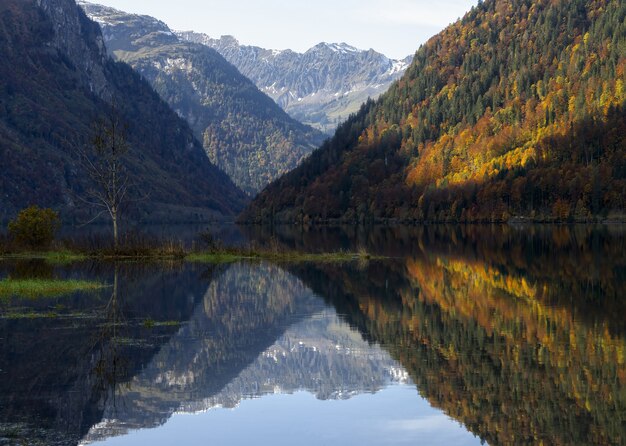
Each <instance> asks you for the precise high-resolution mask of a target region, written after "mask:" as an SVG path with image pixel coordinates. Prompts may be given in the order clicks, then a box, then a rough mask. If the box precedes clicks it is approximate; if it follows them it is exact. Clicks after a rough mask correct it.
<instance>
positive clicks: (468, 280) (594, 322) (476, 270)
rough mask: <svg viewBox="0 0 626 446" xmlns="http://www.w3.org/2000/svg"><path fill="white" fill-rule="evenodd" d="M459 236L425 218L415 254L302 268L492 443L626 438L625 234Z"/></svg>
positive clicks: (434, 398)
mask: <svg viewBox="0 0 626 446" xmlns="http://www.w3.org/2000/svg"><path fill="white" fill-rule="evenodd" d="M476 232H477V233H479V234H480V231H476ZM453 236H454V233H452V234H451V233H446V232H445V231H444V232H437V231H432V232H430V233H429V231H421V233H420V234H419V236H418V237H416V239H415V241H416V244H413V245H411V246H410V247H408V248H405V252H406V258H405V259H404V260H397V261H393V262H384V263H382V262H381V263H378V262H376V263H374V262H372V263H371V264H370V265H368V266H364V265H360V266H354V267H350V266H346V267H345V268H336V267H328V266H323V265H321V266H316V267H305V266H293V267H290V268H289V269H290V271H292V272H294V273H295V274H296V275H298V276H299V277H300V278H302V279H303V280H304V282H305V283H307V284H308V285H309V286H311V287H312V289H313V290H314V291H316V292H318V293H320V294H321V295H323V296H326V298H327V299H328V300H329V301H330V302H332V303H333V304H334V305H335V306H336V307H337V308H338V312H339V313H341V314H344V315H345V317H346V318H347V320H348V322H350V323H351V324H353V325H355V326H357V327H358V328H359V329H360V330H361V331H362V332H363V333H364V335H365V336H367V337H369V338H370V339H371V340H373V341H376V342H380V343H382V344H384V346H385V348H387V349H388V350H389V351H390V353H391V354H392V356H393V357H394V358H395V359H397V360H399V361H400V363H401V364H402V365H403V366H404V367H405V368H406V369H407V370H408V371H409V373H410V375H411V377H412V379H413V380H414V382H415V383H416V384H417V386H418V388H419V390H420V392H421V393H422V394H423V395H424V396H425V397H427V398H428V399H429V400H430V401H431V403H432V404H434V405H436V406H438V407H441V408H443V409H444V410H445V411H446V412H447V413H448V414H449V415H450V416H452V417H454V418H456V419H458V420H459V421H461V422H462V423H464V424H465V425H466V426H467V427H468V428H469V429H470V430H471V431H472V432H474V433H475V434H477V435H479V436H480V437H481V438H483V439H484V440H486V441H487V442H489V443H490V444H506V445H508V444H541V443H543V444H546V445H547V444H555V445H570V444H572V445H573V444H576V445H578V444H624V442H626V437H625V432H626V363H625V352H626V330H625V324H626V322H625V321H624V315H626V301H624V299H623V296H625V295H626V294H625V293H624V291H625V277H624V273H625V269H624V266H625V265H626V262H624V257H625V251H624V249H623V241H622V240H621V238H619V237H612V236H608V235H607V234H606V233H604V234H602V233H596V232H594V231H590V232H586V231H585V232H584V233H583V234H582V236H581V234H578V235H576V234H574V235H573V234H572V233H571V232H569V231H567V230H563V229H556V230H554V231H551V232H550V237H548V238H546V237H545V234H542V233H540V234H539V235H537V234H536V233H535V234H531V235H530V236H529V237H528V239H527V243H525V244H510V243H511V237H517V234H515V233H512V234H509V235H508V237H506V238H504V239H498V238H496V237H487V238H482V237H475V238H473V239H472V237H471V236H469V237H468V235H467V234H465V235H464V237H463V238H457V239H456V240H454V239H453ZM407 251H409V252H407ZM533 254H534V255H533Z"/></svg>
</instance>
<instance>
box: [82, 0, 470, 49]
mask: <svg viewBox="0 0 626 446" xmlns="http://www.w3.org/2000/svg"><path fill="white" fill-rule="evenodd" d="M89 1H92V2H93V3H100V4H103V5H107V6H112V7H114V8H117V9H120V10H122V11H126V12H132V13H138V14H146V15H150V16H153V17H156V18H158V19H160V20H162V21H164V22H165V23H167V24H168V25H169V27H170V28H172V29H174V30H177V31H190V30H191V31H197V32H202V33H206V34H208V35H210V36H211V37H219V36H222V35H232V36H234V37H236V38H237V39H238V40H239V42H241V43H243V44H247V45H256V46H260V47H263V48H269V49H287V48H290V49H292V50H295V51H298V52H303V51H306V50H307V49H309V48H311V47H312V46H314V45H316V44H318V43H320V42H329V43H330V42H337V43H339V42H346V43H348V44H350V45H352V46H355V47H357V48H361V49H370V48H373V49H375V50H376V51H379V52H382V53H384V54H385V55H387V56H390V57H393V58H404V57H406V56H408V55H411V54H413V53H415V51H416V50H417V49H418V48H419V46H420V45H421V44H422V43H424V42H426V41H427V40H428V39H429V38H430V37H432V36H433V35H435V34H437V33H438V32H439V31H441V30H442V29H443V28H445V27H446V26H447V25H449V24H450V23H452V22H454V21H456V19H458V18H460V17H462V16H463V15H464V14H465V12H467V11H469V10H470V9H471V7H472V6H473V5H475V4H476V3H477V0H89Z"/></svg>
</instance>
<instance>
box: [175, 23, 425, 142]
mask: <svg viewBox="0 0 626 446" xmlns="http://www.w3.org/2000/svg"><path fill="white" fill-rule="evenodd" d="M176 34H177V35H178V36H179V37H181V38H182V39H185V40H189V41H191V42H197V43H202V44H204V45H207V46H209V47H211V48H213V49H215V50H216V51H217V52H219V53H220V54H221V55H222V56H224V58H225V59H226V60H228V61H229V62H230V63H232V64H233V65H234V66H236V67H237V69H238V70H239V71H241V73H242V74H244V75H245V76H246V77H248V78H249V79H251V80H252V81H253V82H254V83H255V84H256V85H257V87H259V89H260V90H261V91H262V92H263V93H265V94H267V95H268V96H270V97H271V98H272V99H274V100H275V101H276V103H277V104H278V105H280V106H281V107H282V108H283V109H284V110H285V111H286V112H287V113H289V114H290V115H291V116H292V117H294V118H295V119H297V120H299V121H301V122H304V123H306V124H310V125H312V126H313V127H316V128H318V129H320V130H322V131H324V132H326V133H330V134H332V133H333V132H334V131H335V129H336V128H337V125H338V124H340V123H341V122H342V121H343V120H344V119H346V118H347V117H348V116H349V115H350V114H351V113H354V112H356V111H358V109H359V107H360V106H361V104H363V102H365V101H366V100H367V98H368V97H372V98H376V97H378V96H380V95H381V94H382V93H384V92H385V91H387V89H388V88H389V86H390V85H391V84H392V83H393V81H395V80H397V79H399V78H401V77H402V75H403V74H404V72H405V71H406V69H407V68H408V66H409V64H410V63H411V61H412V60H413V56H412V55H411V56H408V57H406V58H405V59H402V60H397V59H390V58H388V57H387V56H385V55H384V54H381V53H378V52H376V51H374V50H373V49H370V50H360V49H357V48H354V47H352V46H350V45H348V44H346V43H325V42H322V43H319V44H317V45H315V46H314V47H312V48H310V49H308V50H307V51H305V52H304V53H298V52H295V51H292V50H282V51H279V50H269V49H265V48H259V47H257V46H249V45H242V44H240V43H239V42H238V41H237V39H235V38H234V37H232V36H222V37H220V38H219V39H213V38H211V37H209V36H207V35H206V34H201V33H195V32H191V31H187V32H177V33H176Z"/></svg>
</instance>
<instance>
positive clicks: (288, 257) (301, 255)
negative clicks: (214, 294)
mask: <svg viewBox="0 0 626 446" xmlns="http://www.w3.org/2000/svg"><path fill="white" fill-rule="evenodd" d="M377 258H378V257H374V256H372V255H370V254H369V253H367V252H366V251H364V250H361V251H358V252H346V251H338V252H324V253H306V252H298V251H288V250H255V249H250V250H245V249H243V250H231V251H226V252H194V253H191V254H189V255H187V257H185V260H186V261H188V262H195V263H232V262H237V261H239V260H271V261H274V262H285V263H306V262H311V263H314V262H316V263H332V262H336V263H344V262H353V261H368V260H373V259H377Z"/></svg>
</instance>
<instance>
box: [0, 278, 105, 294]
mask: <svg viewBox="0 0 626 446" xmlns="http://www.w3.org/2000/svg"><path fill="white" fill-rule="evenodd" d="M103 287H104V285H103V284H101V283H99V282H90V281H85V280H48V279H3V280H0V298H8V297H27V298H37V297H57V296H63V295H65V294H71V293H74V292H77V291H95V290H98V289H100V288H103Z"/></svg>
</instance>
